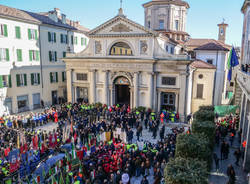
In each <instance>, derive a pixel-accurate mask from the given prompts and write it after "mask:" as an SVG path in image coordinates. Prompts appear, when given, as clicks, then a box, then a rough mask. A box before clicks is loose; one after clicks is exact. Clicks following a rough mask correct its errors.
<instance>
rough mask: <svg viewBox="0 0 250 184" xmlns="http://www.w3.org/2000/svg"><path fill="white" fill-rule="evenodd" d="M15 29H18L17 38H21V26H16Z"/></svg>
mask: <svg viewBox="0 0 250 184" xmlns="http://www.w3.org/2000/svg"><path fill="white" fill-rule="evenodd" d="M15 29H16V38H17V39H20V38H21V29H20V27H19V26H16V27H15Z"/></svg>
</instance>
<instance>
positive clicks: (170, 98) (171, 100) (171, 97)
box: [161, 93, 175, 110]
mask: <svg viewBox="0 0 250 184" xmlns="http://www.w3.org/2000/svg"><path fill="white" fill-rule="evenodd" d="M161 104H162V109H165V110H175V94H174V93H163V94H162V103H161Z"/></svg>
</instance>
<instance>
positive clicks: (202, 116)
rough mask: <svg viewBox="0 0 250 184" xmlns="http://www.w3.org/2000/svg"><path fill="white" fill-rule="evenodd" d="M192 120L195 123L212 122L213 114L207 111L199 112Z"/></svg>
mask: <svg viewBox="0 0 250 184" xmlns="http://www.w3.org/2000/svg"><path fill="white" fill-rule="evenodd" d="M194 119H196V120H197V121H212V122H214V112H213V111H208V110H199V111H197V112H195V113H194Z"/></svg>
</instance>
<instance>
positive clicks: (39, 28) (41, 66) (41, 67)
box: [38, 25, 44, 101]
mask: <svg viewBox="0 0 250 184" xmlns="http://www.w3.org/2000/svg"><path fill="white" fill-rule="evenodd" d="M38 30H39V49H40V70H41V84H42V96H43V62H42V45H41V34H40V33H41V26H40V25H38ZM43 101H44V100H43Z"/></svg>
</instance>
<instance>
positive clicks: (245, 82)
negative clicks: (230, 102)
mask: <svg viewBox="0 0 250 184" xmlns="http://www.w3.org/2000/svg"><path fill="white" fill-rule="evenodd" d="M237 82H238V83H239V85H240V87H241V89H242V91H244V92H245V93H246V94H250V73H249V72H248V73H246V72H243V71H241V70H238V72H237Z"/></svg>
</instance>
